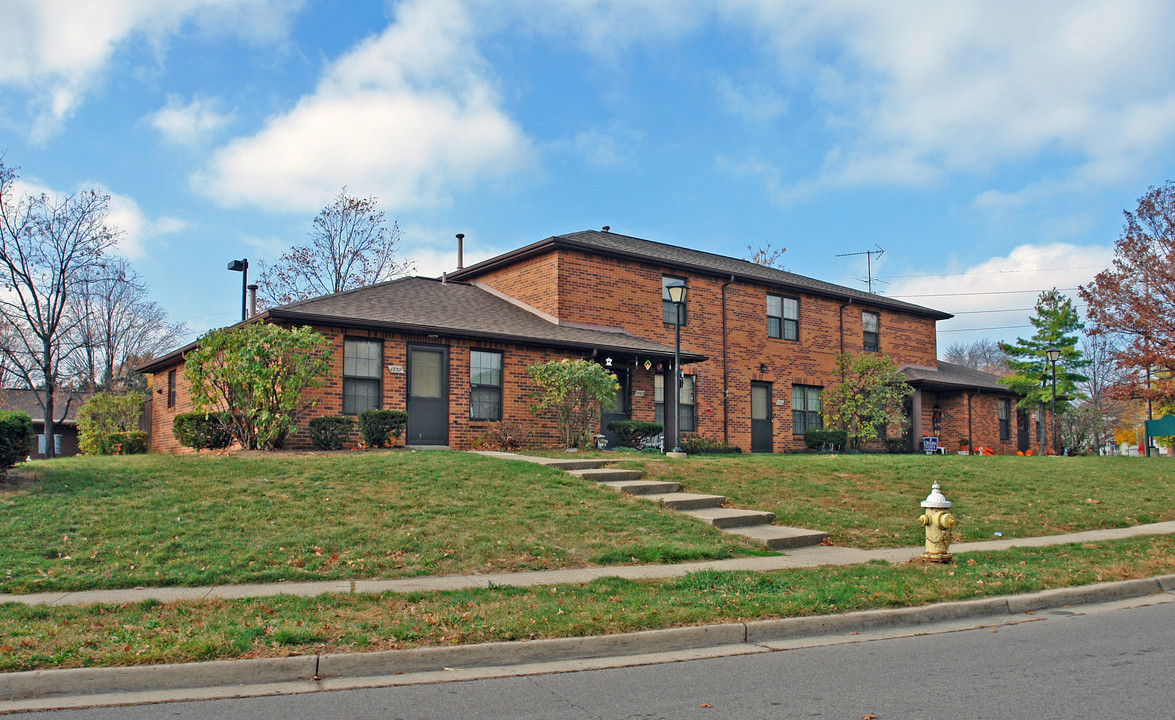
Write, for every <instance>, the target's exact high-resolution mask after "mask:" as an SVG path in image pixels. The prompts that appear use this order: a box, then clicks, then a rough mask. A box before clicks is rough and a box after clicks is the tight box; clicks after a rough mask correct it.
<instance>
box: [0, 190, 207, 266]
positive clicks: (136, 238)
mask: <svg viewBox="0 0 1175 720" xmlns="http://www.w3.org/2000/svg"><path fill="white" fill-rule="evenodd" d="M90 190H94V191H96V192H98V193H101V194H104V195H108V196H109V197H110V202H109V203H108V204H107V214H106V226H107V227H108V228H110V229H111V230H113V231H115V232H116V233H117V235H118V241H117V243H116V244H115V246H114V252H116V253H118V254H119V255H122V256H123V257H125V258H127V259H128V260H136V259H138V258H141V257H143V256H144V255H145V254H146V252H147V247H146V243H147V241H149V240H153V239H155V238H158V237H162V236H164V235H171V234H174V233H177V232H180V231H182V230H183V229H184V228H186V227H187V223H186V222H184V221H183V220H181V219H179V218H175V217H171V216H167V215H164V216H161V217H157V218H151V217H148V216H147V214H146V213H144V212H143V210H142V208H140V207H139V204H138V203H137V202H135V199H134V198H132V197H130V196H129V195H119V194H118V193H113V192H110V190H108V189H106V188H105V187H103V186H102V184H101V183H93V182H88V183H80V184H79V185H78V187H77V188H76V189H75V190H74V191H73V192H75V193H79V192H88V191H90ZM13 194H14V195H16V196H18V197H19V196H28V197H39V196H41V195H45V196H48V197H49V198H50V199H53V198H62V197H64V196H66V195H68V194H70V193H63V192H60V191H58V190H55V189H53V188H50V187H49V186H47V185H44V184H41V183H39V182H37V181H35V180H33V181H27V180H23V179H22V180H17V181H16V183H15V184H14V186H13Z"/></svg>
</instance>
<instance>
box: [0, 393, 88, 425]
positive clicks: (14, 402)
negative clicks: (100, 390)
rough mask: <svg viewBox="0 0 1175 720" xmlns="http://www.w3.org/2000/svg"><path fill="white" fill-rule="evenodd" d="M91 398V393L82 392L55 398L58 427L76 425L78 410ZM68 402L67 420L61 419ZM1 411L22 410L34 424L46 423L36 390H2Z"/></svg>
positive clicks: (55, 418) (0, 394) (55, 415)
mask: <svg viewBox="0 0 1175 720" xmlns="http://www.w3.org/2000/svg"><path fill="white" fill-rule="evenodd" d="M88 397H90V393H82V392H70V393H66V392H58V393H57V394H56V396H54V398H53V416H54V418H53V419H54V420H56V421H57V424H58V425H76V424H77V420H76V418H75V415H76V414H77V411H78V408H80V407H81V406H82V403H84V402H85V401H86V398H88ZM66 401H69V412H68V413H67V414H66V416H65V419H64V420H62V419H61V410H62V408H64V407H65V403H66ZM0 410H20V411H22V412H24V413H25V414H26V415H28V416H29V417H30V418H32V419H33V422H44V420H45V411H44V410H42V409H41V404H40V403H39V402H37V392H36V391H35V390H22V389H14V388H4V389H3V390H0Z"/></svg>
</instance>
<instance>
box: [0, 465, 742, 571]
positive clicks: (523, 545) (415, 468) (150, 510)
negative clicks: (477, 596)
mask: <svg viewBox="0 0 1175 720" xmlns="http://www.w3.org/2000/svg"><path fill="white" fill-rule="evenodd" d="M20 471H21V472H22V473H31V474H32V476H33V477H32V479H31V481H29V480H23V481H21V480H16V479H15V478H14V480H16V482H14V484H13V485H12V486H9V487H5V486H2V485H0V533H2V536H3V537H4V538H5V542H4V543H3V544H0V592H9V593H23V592H38V591H44V590H72V589H88V588H120V587H134V586H138V585H144V586H146V585H157V586H158V585H204V584H219V583H245V582H269V581H277V580H311V579H331V578H371V577H383V578H390V577H404V576H419V575H434V574H436V575H439V574H449V573H481V572H498V571H515V570H537V569H548V568H560V567H579V566H585V565H590V564H615V563H631V562H642V563H657V562H680V561H686V560H701V559H714V558H724V557H731V556H737V555H748V554H756V553H762V552H764V551H762V550H759V549H756V548H753V547H752V546H750V545H749V544H747V543H746V542H745V541H744V540H743V539H742V538H738V537H736V536H731V535H726V534H724V533H721V532H719V531H717V530H714V529H712V528H710V527H708V526H705V525H703V524H701V523H697V522H693V521H691V520H689V519H687V518H685V517H682V516H680V515H679V514H677V513H674V512H671V511H668V510H664V509H662V508H659V507H657V506H656V505H653V504H652V503H649V502H645V501H638V500H635V499H633V498H630V497H627V496H623V495H620V494H618V493H612V492H605V491H602V490H600V489H599V488H597V487H595V485H594V484H593V483H587V482H584V481H582V480H578V479H576V478H573V477H571V476H569V475H567V474H566V473H562V472H559V471H557V470H550V469H547V468H543V467H540V466H536V465H533V464H530V463H523V462H505V461H502V460H496V459H490V458H484V457H480V456H477V455H470V454H466V453H449V452H439V451H438V452H410V451H381V452H369V453H324V454H318V455H309V454H300V455H287V454H275V455H262V454H249V455H243V456H234V455H219V456H218V455H203V456H200V457H195V456H182V457H177V456H167V455H150V456H131V457H113V458H111V457H107V458H96V457H78V458H68V459H59V460H53V461H39V462H37V461H34V462H30V463H25V464H22V465H21V466H20Z"/></svg>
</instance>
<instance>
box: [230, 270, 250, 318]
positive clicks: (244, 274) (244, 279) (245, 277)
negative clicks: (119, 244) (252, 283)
mask: <svg viewBox="0 0 1175 720" xmlns="http://www.w3.org/2000/svg"><path fill="white" fill-rule="evenodd" d="M228 269H229V270H232V271H233V272H239V273H241V322H244V321H245V320H246V319H248V316H247V315H246V314H245V298H246V296H247V295H248V293H249V258H243V259H241V260H231V261H229V264H228Z"/></svg>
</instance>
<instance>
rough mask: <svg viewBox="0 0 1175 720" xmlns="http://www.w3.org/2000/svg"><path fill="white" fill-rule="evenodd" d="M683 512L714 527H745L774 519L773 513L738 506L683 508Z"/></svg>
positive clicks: (770, 521) (763, 523) (764, 523)
mask: <svg viewBox="0 0 1175 720" xmlns="http://www.w3.org/2000/svg"><path fill="white" fill-rule="evenodd" d="M682 513H683V514H685V515H689V516H690V517H693V518H697V519H698V520H701V521H702V522H707V523H710V524H711V525H713V526H714V527H716V528H722V529H723V530H725V529H727V528H734V527H746V526H748V525H770V524H771V523H772V522H774V521H775V513H771V512H765V511H763V510H743V509H740V508H724V507H713V506H711V507H707V508H700V509H697V510H693V509H691V510H683V511H682Z"/></svg>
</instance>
